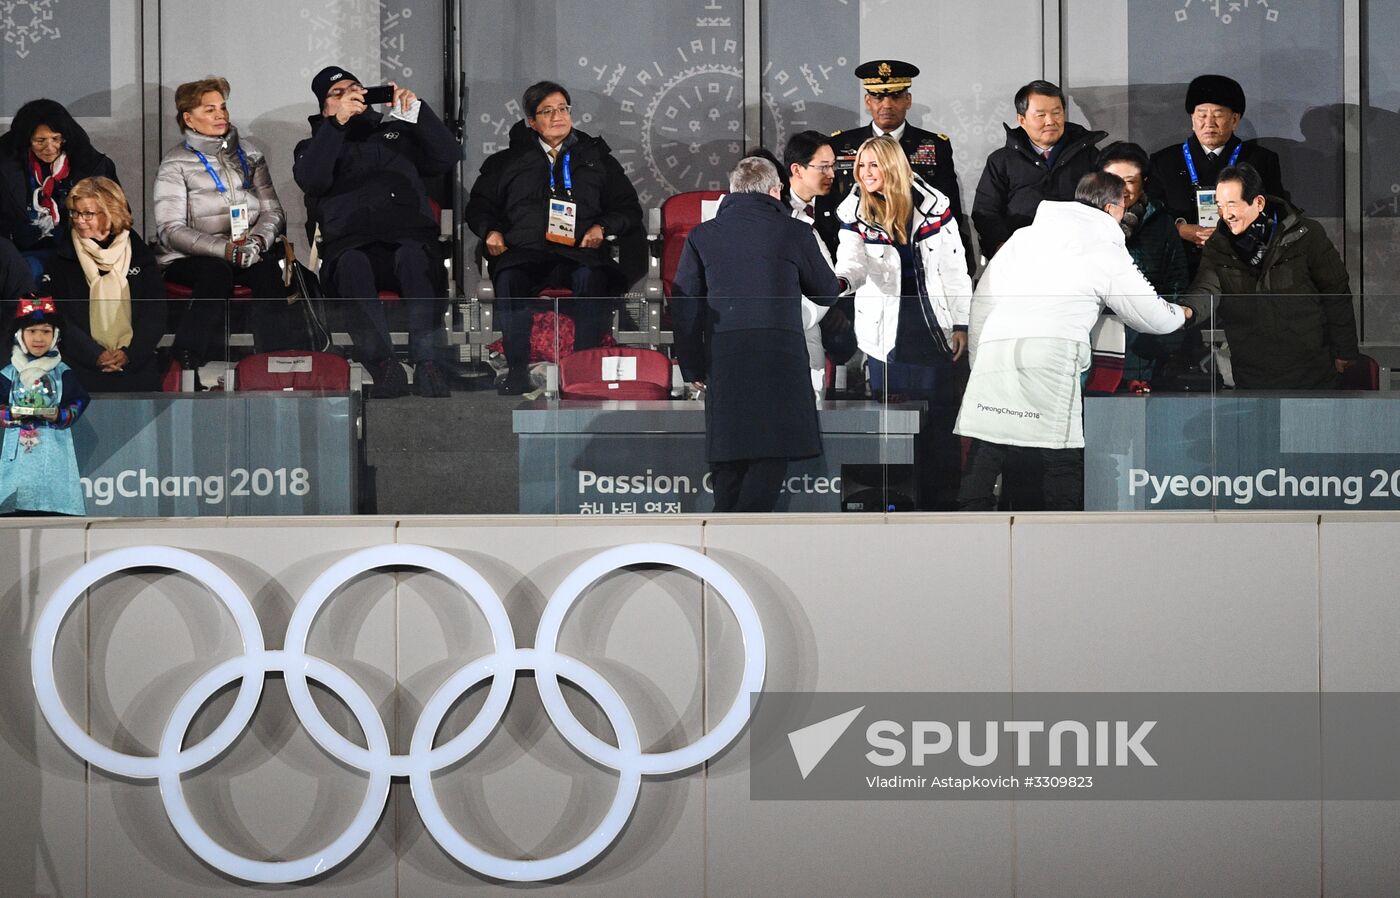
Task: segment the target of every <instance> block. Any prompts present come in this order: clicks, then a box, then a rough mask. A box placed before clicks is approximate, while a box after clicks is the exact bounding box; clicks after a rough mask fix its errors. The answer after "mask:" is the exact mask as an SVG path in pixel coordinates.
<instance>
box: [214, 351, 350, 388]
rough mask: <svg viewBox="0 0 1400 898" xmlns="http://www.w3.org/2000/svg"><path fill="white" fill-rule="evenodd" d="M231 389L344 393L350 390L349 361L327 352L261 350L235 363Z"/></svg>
mask: <svg viewBox="0 0 1400 898" xmlns="http://www.w3.org/2000/svg"><path fill="white" fill-rule="evenodd" d="M234 389H236V390H239V391H243V390H250V391H255V390H321V391H328V392H337V393H344V392H348V391H349V389H350V363H349V362H347V361H346V360H345V359H344V358H342V357H340V356H338V355H335V354H334V353H329V352H308V351H305V350H301V349H284V350H281V351H279V352H260V353H258V354H256V355H250V356H248V357H247V358H246V359H243V360H242V361H240V362H239V363H238V368H237V373H236V374H235V375H234Z"/></svg>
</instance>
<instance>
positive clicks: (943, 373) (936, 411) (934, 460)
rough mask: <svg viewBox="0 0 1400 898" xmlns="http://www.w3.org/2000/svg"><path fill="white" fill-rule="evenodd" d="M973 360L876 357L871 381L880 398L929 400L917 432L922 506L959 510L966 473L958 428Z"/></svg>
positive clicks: (916, 463) (916, 471) (916, 469)
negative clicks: (929, 362) (913, 361)
mask: <svg viewBox="0 0 1400 898" xmlns="http://www.w3.org/2000/svg"><path fill="white" fill-rule="evenodd" d="M967 371H968V367H967V362H966V361H963V362H957V363H955V362H952V361H947V362H942V363H939V364H934V365H907V364H902V363H893V364H891V363H886V362H881V361H880V360H879V359H871V360H870V381H871V387H872V389H873V390H874V391H875V398H876V399H877V400H880V401H885V400H888V401H891V402H895V401H898V402H905V401H910V400H913V401H920V400H922V401H923V402H924V403H925V405H926V411H925V413H924V414H923V415H922V416H921V417H920V420H919V432H918V434H917V435H916V436H915V437H914V476H915V477H916V478H917V480H918V484H919V510H920V511H955V510H957V508H958V488H959V485H960V481H961V477H962V438H961V437H959V436H958V435H957V434H955V433H953V427H954V426H955V425H956V424H957V423H958V409H959V408H960V407H961V405H962V396H963V391H964V390H965V389H966V387H967Z"/></svg>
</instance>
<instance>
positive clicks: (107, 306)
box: [73, 230, 132, 349]
mask: <svg viewBox="0 0 1400 898" xmlns="http://www.w3.org/2000/svg"><path fill="white" fill-rule="evenodd" d="M73 247H74V248H75V249H77V251H78V264H79V265H81V266H82V267H83V276H84V277H85V278H87V282H88V298H89V299H90V300H92V305H91V312H90V313H89V315H90V316H91V322H92V338H93V339H94V340H96V341H97V343H98V345H99V346H101V347H102V348H103V349H123V348H125V347H127V346H130V345H131V339H132V330H131V284H130V283H129V282H128V281H127V279H126V273H127V269H129V268H130V267H131V232H130V231H122V232H121V233H120V234H118V235H117V236H116V237H115V238H113V240H112V244H111V245H110V246H108V247H107V248H106V249H103V248H102V247H100V246H98V245H97V241H95V240H86V239H84V238H82V237H79V236H78V232H77V231H76V230H74V231H73Z"/></svg>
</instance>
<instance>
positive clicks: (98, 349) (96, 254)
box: [39, 178, 165, 392]
mask: <svg viewBox="0 0 1400 898" xmlns="http://www.w3.org/2000/svg"><path fill="white" fill-rule="evenodd" d="M68 210H69V213H70V218H71V220H72V222H73V228H72V234H71V238H70V239H69V240H66V241H64V242H62V243H61V244H60V245H59V246H58V247H56V248H55V250H54V255H53V257H52V258H51V259H50V261H49V266H48V269H47V270H46V272H45V274H44V279H43V282H42V284H41V285H40V288H39V289H40V292H41V293H45V294H47V295H50V296H52V297H53V298H54V299H56V300H58V301H59V303H60V308H61V310H62V312H63V315H64V318H65V320H66V321H67V322H68V326H67V327H66V328H65V330H64V341H63V342H64V353H63V358H64V361H65V362H67V363H68V365H69V366H70V367H72V369H73V370H74V371H75V372H76V373H77V375H78V380H79V381H80V382H81V383H82V385H83V386H84V387H86V388H87V389H88V390H89V391H90V392H144V391H152V390H159V389H160V370H159V366H158V365H157V364H156V345H157V344H158V343H159V342H160V338H161V334H162V332H163V331H164V329H165V328H164V325H165V284H164V282H163V281H162V280H161V277H160V269H159V268H158V267H157V266H156V260H155V256H154V255H153V254H152V253H151V250H150V249H149V248H148V247H147V246H146V244H145V243H144V242H143V241H142V240H141V238H140V237H139V236H137V235H136V233H135V232H134V231H132V230H131V211H130V208H129V206H128V204H127V201H126V195H125V194H124V193H122V189H121V187H120V185H118V184H117V183H116V182H115V181H112V180H110V179H108V178H85V179H84V180H82V181H79V182H78V183H77V184H75V185H74V186H73V189H72V191H70V192H69V194H68Z"/></svg>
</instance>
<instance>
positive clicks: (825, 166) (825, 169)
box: [802, 162, 836, 175]
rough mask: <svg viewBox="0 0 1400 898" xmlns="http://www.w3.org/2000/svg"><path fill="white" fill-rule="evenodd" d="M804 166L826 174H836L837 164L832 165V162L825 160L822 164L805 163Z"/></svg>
mask: <svg viewBox="0 0 1400 898" xmlns="http://www.w3.org/2000/svg"><path fill="white" fill-rule="evenodd" d="M802 167H803V168H810V169H813V170H815V171H818V172H820V173H821V174H824V175H830V174H835V172H836V166H834V165H832V164H831V163H830V162H823V163H822V164H821V165H804V166H802Z"/></svg>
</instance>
